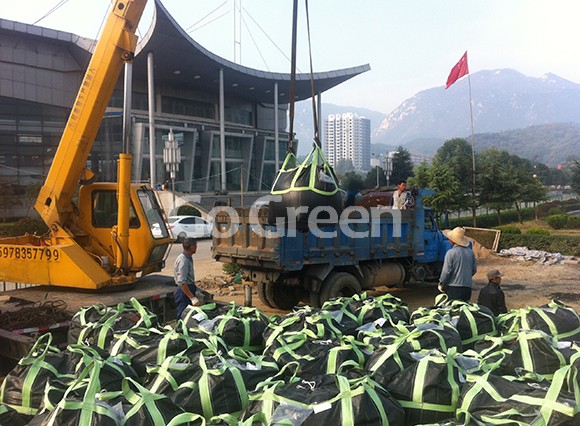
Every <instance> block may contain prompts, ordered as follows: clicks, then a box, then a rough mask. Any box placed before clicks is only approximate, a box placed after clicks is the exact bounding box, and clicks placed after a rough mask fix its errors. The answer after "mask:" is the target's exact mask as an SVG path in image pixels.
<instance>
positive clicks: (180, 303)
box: [173, 238, 201, 319]
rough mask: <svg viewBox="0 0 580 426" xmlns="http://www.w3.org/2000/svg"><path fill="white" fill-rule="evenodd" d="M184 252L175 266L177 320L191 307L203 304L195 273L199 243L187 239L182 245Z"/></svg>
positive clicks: (193, 239) (192, 239) (178, 257)
mask: <svg viewBox="0 0 580 426" xmlns="http://www.w3.org/2000/svg"><path fill="white" fill-rule="evenodd" d="M182 247H183V252H182V253H181V254H180V255H179V256H177V259H175V263H174V265H173V273H174V278H175V284H176V285H177V288H176V289H175V291H174V293H173V295H174V297H175V305H176V308H177V319H179V318H181V314H182V313H183V311H184V310H185V308H186V307H188V306H189V305H193V306H199V305H201V302H200V301H199V299H198V298H197V297H196V292H197V287H196V286H195V273H194V270H193V255H194V254H195V252H196V251H197V241H196V239H195V238H185V239H184V240H183V243H182Z"/></svg>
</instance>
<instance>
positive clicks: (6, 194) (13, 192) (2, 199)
mask: <svg viewBox="0 0 580 426" xmlns="http://www.w3.org/2000/svg"><path fill="white" fill-rule="evenodd" d="M23 202H24V198H23V194H22V191H20V188H19V187H18V186H17V185H16V184H15V180H14V179H11V178H9V177H6V176H0V206H2V222H6V219H7V216H8V209H9V208H10V207H13V206H14V205H22V204H23Z"/></svg>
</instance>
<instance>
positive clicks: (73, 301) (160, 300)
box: [0, 275, 175, 360]
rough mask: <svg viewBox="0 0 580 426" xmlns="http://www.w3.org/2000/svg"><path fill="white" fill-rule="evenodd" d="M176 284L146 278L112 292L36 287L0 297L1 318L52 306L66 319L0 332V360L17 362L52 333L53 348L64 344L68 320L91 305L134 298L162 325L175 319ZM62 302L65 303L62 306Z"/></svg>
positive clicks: (166, 279)
mask: <svg viewBox="0 0 580 426" xmlns="http://www.w3.org/2000/svg"><path fill="white" fill-rule="evenodd" d="M174 290H175V284H174V282H173V278H172V277H167V276H163V275H147V276H145V277H143V278H140V279H139V280H138V281H137V282H136V283H135V284H133V285H132V286H130V287H126V288H124V289H118V290H116V291H114V292H104V291H100V292H96V291H82V290H79V289H67V288H65V287H56V286H35V287H27V288H22V289H17V290H9V291H4V292H2V293H0V315H1V314H2V313H4V312H17V311H18V310H19V309H21V307H27V306H28V307H30V306H34V304H36V306H38V305H40V304H41V303H45V302H53V303H55V304H58V305H61V306H62V307H63V308H64V313H65V317H66V318H67V319H65V320H61V321H58V322H55V323H53V324H40V325H39V324H30V325H29V326H27V327H20V328H18V329H13V330H3V329H0V358H4V359H6V358H8V359H12V360H18V359H20V358H21V357H23V356H24V355H26V353H27V352H28V350H29V349H30V348H31V347H32V345H33V344H34V342H35V340H36V338H37V337H38V336H39V335H40V334H43V333H47V332H51V333H53V335H54V336H55V340H56V342H55V343H56V344H59V343H62V344H64V343H65V342H66V337H67V333H68V326H69V320H70V318H72V316H73V315H74V314H75V313H76V312H77V311H78V310H79V309H80V308H82V307H84V306H91V305H107V306H115V305H117V304H118V303H127V302H129V301H130V300H131V298H133V297H134V298H136V299H137V300H139V301H140V302H141V304H143V305H144V306H146V307H147V308H149V309H151V310H152V311H154V312H155V313H157V314H158V315H159V316H160V321H161V322H165V321H168V320H171V319H173V318H174V317H175V312H174V310H172V309H171V304H170V303H167V301H168V299H171V298H172V297H173V291H174ZM62 302H64V303H62Z"/></svg>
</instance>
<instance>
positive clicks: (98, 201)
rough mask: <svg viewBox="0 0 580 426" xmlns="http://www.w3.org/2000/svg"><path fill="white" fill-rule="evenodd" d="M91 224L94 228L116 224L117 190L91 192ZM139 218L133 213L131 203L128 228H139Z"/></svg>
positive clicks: (109, 226) (110, 226)
mask: <svg viewBox="0 0 580 426" xmlns="http://www.w3.org/2000/svg"><path fill="white" fill-rule="evenodd" d="M92 195H93V226H94V227H95V228H112V227H113V226H115V225H117V215H118V204H117V192H116V191H111V190H106V191H94V192H93V194H92ZM139 226H140V223H139V218H138V217H137V214H136V213H135V208H134V207H133V203H131V206H130V207H129V228H139Z"/></svg>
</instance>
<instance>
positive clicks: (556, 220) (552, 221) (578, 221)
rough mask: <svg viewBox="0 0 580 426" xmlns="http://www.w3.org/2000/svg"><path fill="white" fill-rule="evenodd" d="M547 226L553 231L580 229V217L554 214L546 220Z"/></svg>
mask: <svg viewBox="0 0 580 426" xmlns="http://www.w3.org/2000/svg"><path fill="white" fill-rule="evenodd" d="M546 220H547V222H548V225H550V226H551V227H552V228H554V229H577V228H580V216H572V215H569V214H554V215H552V216H548V219H546Z"/></svg>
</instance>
